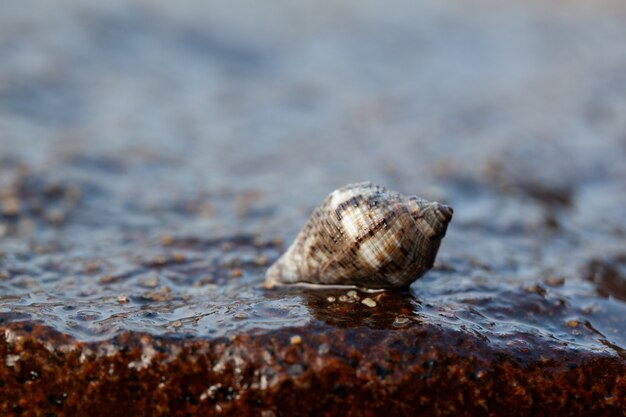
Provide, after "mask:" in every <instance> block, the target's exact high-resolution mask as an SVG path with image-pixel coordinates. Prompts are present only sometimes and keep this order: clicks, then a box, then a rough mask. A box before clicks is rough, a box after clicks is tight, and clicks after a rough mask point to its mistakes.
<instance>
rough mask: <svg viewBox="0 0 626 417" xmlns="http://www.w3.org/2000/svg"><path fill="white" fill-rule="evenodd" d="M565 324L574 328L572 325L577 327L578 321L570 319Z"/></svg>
mask: <svg viewBox="0 0 626 417" xmlns="http://www.w3.org/2000/svg"><path fill="white" fill-rule="evenodd" d="M566 325H567V327H572V328H574V327H578V321H576V320H570V321H568V322H567V323H566Z"/></svg>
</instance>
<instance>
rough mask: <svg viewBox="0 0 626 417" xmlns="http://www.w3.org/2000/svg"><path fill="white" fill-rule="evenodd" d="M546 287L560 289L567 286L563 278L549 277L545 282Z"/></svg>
mask: <svg viewBox="0 0 626 417" xmlns="http://www.w3.org/2000/svg"><path fill="white" fill-rule="evenodd" d="M543 282H544V283H545V284H546V285H548V286H550V287H560V286H561V285H563V284H565V278H563V277H549V278H546V279H545V280H544V281H543Z"/></svg>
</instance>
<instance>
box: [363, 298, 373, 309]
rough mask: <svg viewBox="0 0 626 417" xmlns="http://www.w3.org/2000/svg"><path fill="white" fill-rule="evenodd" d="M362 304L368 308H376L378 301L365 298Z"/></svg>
mask: <svg viewBox="0 0 626 417" xmlns="http://www.w3.org/2000/svg"><path fill="white" fill-rule="evenodd" d="M361 303H363V304H365V305H366V306H368V307H376V301H374V300H372V299H371V298H369V297H367V298H364V299H363V300H362V301H361Z"/></svg>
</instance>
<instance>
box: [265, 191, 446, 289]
mask: <svg viewBox="0 0 626 417" xmlns="http://www.w3.org/2000/svg"><path fill="white" fill-rule="evenodd" d="M451 219H452V209H451V208H449V207H447V206H444V205H441V204H439V203H431V202H428V201H426V200H423V199H421V198H419V197H416V196H412V197H407V196H404V195H402V194H400V193H398V192H395V191H390V190H387V189H386V188H384V187H381V186H378V185H375V184H372V183H370V182H364V183H357V184H350V185H347V186H345V187H342V188H339V189H337V190H335V191H333V192H332V193H330V194H329V195H328V197H326V199H325V200H324V202H323V203H322V205H320V206H319V207H317V208H316V209H315V210H313V213H311V216H310V217H309V219H308V220H307V222H306V224H305V226H304V227H303V229H302V230H301V231H300V233H299V234H298V236H297V237H296V239H295V241H294V242H293V244H292V245H291V246H290V247H289V248H288V249H287V251H286V252H285V253H284V254H283V255H282V256H281V257H280V258H279V259H278V260H277V261H276V262H275V263H274V264H273V265H272V266H271V267H270V268H269V269H268V271H267V278H266V281H265V286H266V287H268V288H271V287H273V286H275V285H277V284H290V283H297V282H307V283H312V284H329V285H355V286H358V287H365V288H403V287H407V286H409V285H410V284H411V283H412V282H413V281H415V280H416V279H417V278H419V277H420V276H421V275H423V274H424V273H425V272H426V271H427V270H428V269H430V268H431V267H432V265H433V263H434V261H435V257H436V255H437V251H438V249H439V245H440V243H441V239H443V237H444V236H445V233H446V230H447V227H448V223H449V222H450V220H451Z"/></svg>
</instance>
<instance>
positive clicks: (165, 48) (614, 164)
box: [0, 0, 626, 201]
mask: <svg viewBox="0 0 626 417" xmlns="http://www.w3.org/2000/svg"><path fill="white" fill-rule="evenodd" d="M2 9H3V11H2V13H1V14H0V149H1V155H2V156H3V157H4V158H8V157H11V158H17V159H19V160H20V161H23V162H25V163H28V164H33V165H39V164H43V163H46V162H49V161H51V160H55V159H59V158H67V157H68V156H71V155H74V156H75V155H91V156H97V157H98V158H108V159H111V158H113V159H117V158H120V159H122V160H123V161H124V162H125V163H127V164H129V165H132V166H134V165H135V162H137V163H139V162H138V161H142V160H143V161H144V162H145V161H146V160H150V161H156V160H157V159H159V160H160V159H163V161H162V162H160V164H162V165H169V166H175V169H174V170H175V171H178V170H179V169H182V170H183V171H185V172H186V173H187V174H189V176H188V177H185V178H184V179H182V180H181V183H182V184H193V187H201V188H206V189H207V190H215V189H217V188H221V187H224V186H226V187H228V188H229V189H236V190H249V189H254V190H259V191H261V192H263V193H266V192H272V193H273V192H274V191H275V190H280V193H279V195H285V196H290V197H291V198H295V199H296V201H301V200H300V199H302V198H306V195H307V194H311V193H315V194H316V195H315V197H314V200H315V201H317V200H319V197H320V193H322V194H324V193H326V192H328V191H329V190H330V189H333V188H335V187H336V186H339V185H342V184H344V183H346V182H350V181H355V180H363V179H371V180H374V181H378V182H381V183H384V184H387V185H390V186H395V187H396V188H400V189H401V190H402V191H404V192H422V193H428V192H429V191H428V190H426V189H427V188H428V187H429V186H430V184H433V180H432V177H433V176H437V175H444V174H445V175H449V174H455V175H459V176H466V175H468V173H469V175H471V176H475V175H480V174H477V173H483V172H484V170H483V169H484V168H485V167H487V166H490V165H489V164H493V163H494V160H496V159H497V160H498V161H495V162H502V163H503V164H505V165H506V162H507V158H511V159H515V160H519V159H520V158H539V159H541V161H542V163H541V164H537V165H539V166H538V169H539V170H540V171H541V170H543V169H546V170H547V171H549V173H546V175H548V174H549V175H555V176H558V175H569V176H571V175H575V176H578V175H595V174H598V173H600V172H605V171H613V170H618V171H620V170H621V171H620V173H622V174H623V170H624V167H623V165H624V164H623V163H622V162H623V161H624V148H625V147H626V117H624V115H626V44H625V43H624V41H623V40H624V39H626V25H624V21H625V20H624V19H625V17H626V6H624V4H623V2H619V1H613V2H611V1H601V2H593V4H591V3H589V2H584V1H567V2H563V1H550V2H542V1H530V2H527V1H524V2H522V1H509V2H498V1H470V2H467V1H446V2H440V1H419V2H413V1H394V2H391V3H385V4H382V3H380V2H375V1H364V2H363V1H349V0H341V1H326V0H323V1H321V2H319V1H317V2H305V1H298V2H291V1H283V0H274V1H272V2H270V3H265V2H264V3H262V4H261V3H259V2H255V1H238V2H236V3H226V2H192V1H183V2H176V3H172V2H168V1H161V0H153V1H147V0H146V1H136V2H127V1H119V0H116V1H110V2H106V4H100V3H95V2H94V3H92V2H89V3H85V2H80V1H71V0H63V1H61V2H55V4H54V5H52V4H50V3H49V2H46V1H29V2H5V4H3V6H2ZM509 155H510V156H509ZM502 158H504V159H502ZM155 163H156V162H155ZM552 163H554V164H555V165H556V166H557V167H558V168H555V167H549V168H548V167H543V166H542V165H544V164H552ZM575 164H582V165H583V167H582V170H583V172H581V171H580V169H574V168H573V167H571V166H572V165H575ZM562 165H566V167H561V166H562ZM570 167H571V168H570ZM433 168H438V169H439V170H437V169H435V170H433ZM536 168H537V167H536ZM562 168H565V169H566V171H565V172H563V171H562V170H561V169H562ZM577 168H580V167H577ZM567 169H571V172H570V171H567ZM591 171H593V172H591ZM179 174H180V173H178V174H176V175H179ZM533 174H537V173H530V175H533ZM155 175H156V176H155V178H154V179H155V181H157V180H158V181H175V179H171V178H170V179H165V178H161V177H159V175H158V173H155ZM537 175H539V176H541V175H542V174H541V173H538V174H537ZM169 176H170V175H169V173H168V175H167V177H169ZM550 181H556V179H551V180H550ZM176 186H177V187H179V186H181V184H180V183H176ZM184 187H185V185H183V188H184ZM434 191H435V190H433V192H434ZM302 194H305V195H304V196H303V195H302Z"/></svg>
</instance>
